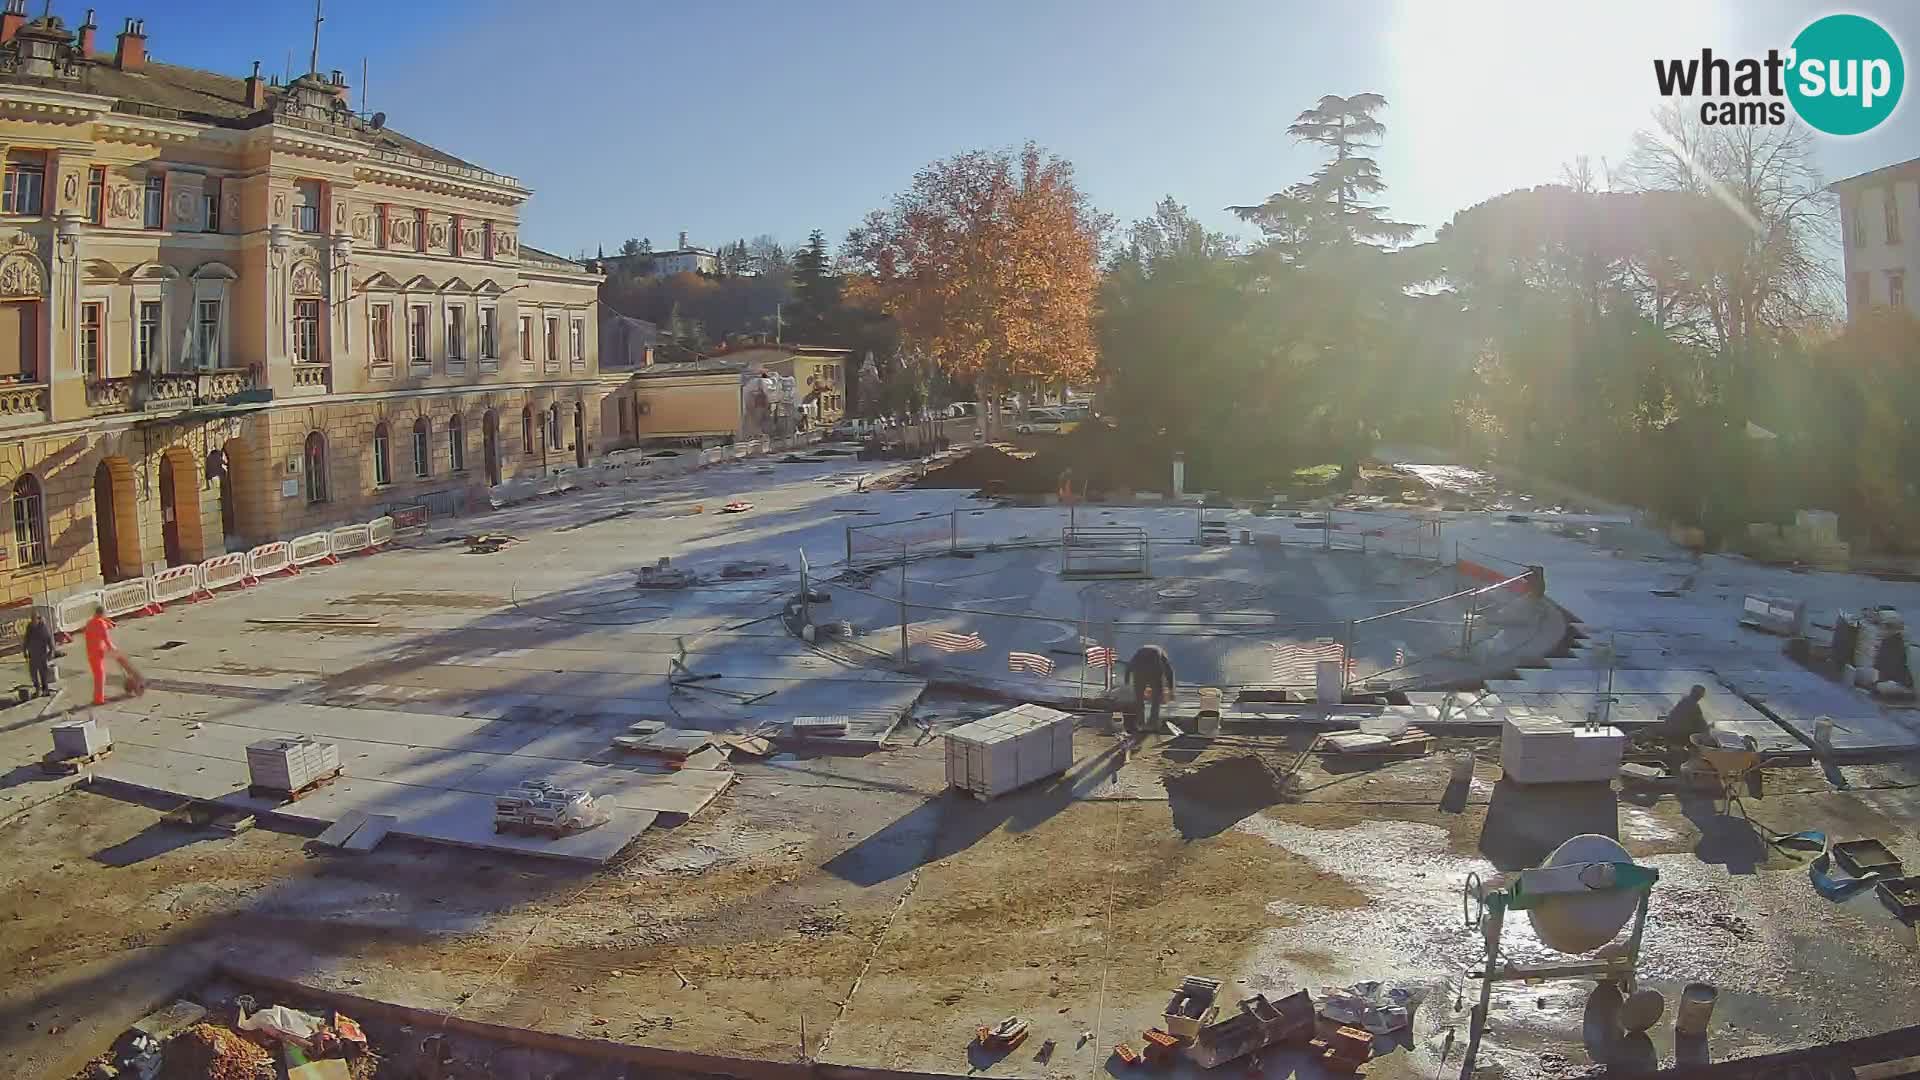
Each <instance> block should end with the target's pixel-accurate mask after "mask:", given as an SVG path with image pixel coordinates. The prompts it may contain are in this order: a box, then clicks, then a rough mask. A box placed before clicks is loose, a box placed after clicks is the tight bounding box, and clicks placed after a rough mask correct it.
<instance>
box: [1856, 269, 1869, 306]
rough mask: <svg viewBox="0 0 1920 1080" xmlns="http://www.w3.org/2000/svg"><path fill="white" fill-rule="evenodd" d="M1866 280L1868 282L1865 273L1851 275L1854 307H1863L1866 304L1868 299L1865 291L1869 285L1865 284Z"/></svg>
mask: <svg viewBox="0 0 1920 1080" xmlns="http://www.w3.org/2000/svg"><path fill="white" fill-rule="evenodd" d="M1867 282H1868V278H1867V275H1866V274H1865V273H1858V274H1855V275H1853V305H1854V306H1855V307H1861V308H1863V307H1866V306H1867V302H1868V299H1869V294H1868V292H1867V290H1868V288H1869V285H1868V284H1867Z"/></svg>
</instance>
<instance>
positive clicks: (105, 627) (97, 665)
mask: <svg viewBox="0 0 1920 1080" xmlns="http://www.w3.org/2000/svg"><path fill="white" fill-rule="evenodd" d="M81 633H82V634H83V635H85V637H86V639H87V667H89V668H91V669H93V703H94V704H95V705H105V704H106V703H107V658H108V657H110V656H111V657H113V658H114V659H115V660H116V661H118V662H119V664H120V671H121V674H122V675H124V676H125V677H126V685H127V693H128V695H129V696H131V695H135V694H138V693H140V691H141V690H142V688H143V685H142V680H141V678H140V673H139V672H137V671H135V670H134V669H133V665H132V664H131V663H128V662H127V658H126V655H125V654H123V653H122V652H121V651H120V649H119V647H118V646H116V645H114V643H113V620H112V619H109V618H107V609H106V608H104V607H101V606H99V605H98V604H96V605H94V608H93V618H91V619H88V620H87V625H86V627H85V629H83V630H82V631H81Z"/></svg>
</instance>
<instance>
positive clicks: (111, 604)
mask: <svg viewBox="0 0 1920 1080" xmlns="http://www.w3.org/2000/svg"><path fill="white" fill-rule="evenodd" d="M100 603H101V606H103V607H105V608H106V609H107V617H108V618H115V619H117V618H119V617H120V616H122V615H125V614H127V613H128V612H130V611H145V610H146V609H148V608H150V607H152V606H153V594H152V593H150V592H148V591H147V579H146V578H134V579H133V580H131V581H116V582H114V583H113V584H111V585H109V586H107V587H106V588H104V589H101V590H100Z"/></svg>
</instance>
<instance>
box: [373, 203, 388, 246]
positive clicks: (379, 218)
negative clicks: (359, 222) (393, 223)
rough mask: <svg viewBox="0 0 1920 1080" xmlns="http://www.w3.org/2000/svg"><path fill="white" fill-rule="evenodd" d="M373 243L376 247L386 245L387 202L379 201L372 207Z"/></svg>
mask: <svg viewBox="0 0 1920 1080" xmlns="http://www.w3.org/2000/svg"><path fill="white" fill-rule="evenodd" d="M373 220H374V222H375V225H374V230H373V243H374V246H376V247H386V246H387V204H386V203H381V204H380V205H379V206H376V207H374V208H373Z"/></svg>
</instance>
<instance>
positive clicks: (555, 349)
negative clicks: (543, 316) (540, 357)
mask: <svg viewBox="0 0 1920 1080" xmlns="http://www.w3.org/2000/svg"><path fill="white" fill-rule="evenodd" d="M546 345H547V351H546V359H547V366H548V367H550V368H552V367H559V366H560V320H559V319H556V318H554V317H553V316H551V315H549V316H547V340H546Z"/></svg>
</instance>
